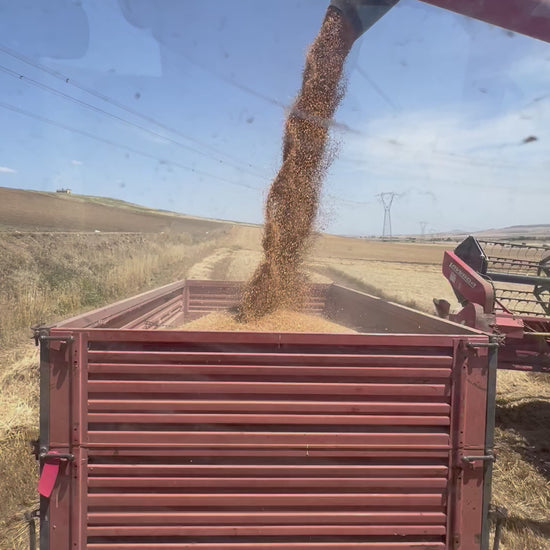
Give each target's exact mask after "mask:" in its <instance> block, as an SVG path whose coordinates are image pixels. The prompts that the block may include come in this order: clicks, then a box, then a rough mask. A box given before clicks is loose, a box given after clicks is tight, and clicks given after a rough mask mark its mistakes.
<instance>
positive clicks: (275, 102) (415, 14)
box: [0, 0, 550, 235]
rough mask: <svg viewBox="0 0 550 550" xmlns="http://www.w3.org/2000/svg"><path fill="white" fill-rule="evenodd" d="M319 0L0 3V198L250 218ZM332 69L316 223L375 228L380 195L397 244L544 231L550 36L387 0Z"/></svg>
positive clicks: (262, 191)
mask: <svg viewBox="0 0 550 550" xmlns="http://www.w3.org/2000/svg"><path fill="white" fill-rule="evenodd" d="M326 5H327V3H326V2H324V1H320V0H278V1H277V2H266V1H262V2H260V1H258V0H246V1H245V0H234V1H233V2H227V1H224V0H207V1H204V0H203V1H201V2H196V1H193V2H192V1H188V0H83V1H82V2H80V1H69V0H48V1H46V0H43V1H38V0H21V1H19V2H12V1H11V0H0V10H1V11H0V14H1V16H0V48H1V50H0V86H1V87H0V90H1V91H0V125H1V128H2V136H3V139H2V141H1V142H0V186H7V187H17V188H24V189H37V190H45V191H53V190H55V189H56V188H59V187H70V188H71V189H73V191H74V192H76V193H84V194H93V195H102V196H110V197H115V198H120V199H124V200H127V201H131V202H136V203H140V204H144V205H148V206H152V207H156V208H164V209H169V210H175V211H178V212H182V213H187V214H192V215H197V216H206V217H215V218H224V219H233V220H238V221H246V222H255V223H258V222H261V221H262V217H263V201H264V199H265V196H266V193H267V189H268V187H269V184H270V182H271V180H272V178H273V176H274V175H275V173H276V171H277V168H278V166H279V163H280V151H281V138H282V129H283V123H284V118H285V114H286V109H287V108H288V106H289V105H291V103H292V100H293V98H294V96H295V94H296V92H297V90H298V88H299V85H300V78H301V70H302V67H303V63H304V54H305V51H306V49H307V46H308V44H309V43H311V41H312V40H313V38H314V36H315V34H316V32H317V30H318V29H319V26H320V23H321V21H322V18H323V15H324V12H325V9H326ZM10 54H11V55H10ZM25 60H26V61H29V62H30V64H29V63H27V62H25ZM37 64H38V66H39V67H40V66H41V67H46V68H48V70H49V71H50V72H45V71H43V70H40V68H39V67H37V66H36V65H37ZM52 71H56V72H55V73H54V74H55V75H57V77H56V76H54V74H52ZM346 75H347V93H346V95H345V97H344V99H343V101H342V104H341V106H340V109H339V110H338V112H337V115H336V120H337V122H338V124H336V125H335V128H334V132H333V141H334V146H335V147H336V148H337V152H338V153H337V156H336V159H335V161H334V163H333V165H332V167H331V168H330V170H329V172H328V174H327V177H326V180H325V182H324V192H323V201H322V205H321V211H320V215H319V226H320V228H322V229H324V230H326V231H330V232H333V233H340V234H353V235H369V234H380V232H381V229H382V217H383V211H382V207H381V205H380V204H379V203H378V201H377V199H376V195H377V194H379V193H381V192H388V191H394V192H396V193H399V194H400V196H399V197H398V199H397V200H396V201H395V203H394V207H393V210H392V218H393V230H394V233H417V232H419V231H420V225H419V222H420V221H425V222H427V224H428V225H427V228H428V231H432V232H433V231H450V230H454V229H460V230H476V229H484V228H489V227H502V226H506V225H514V224H526V223H550V216H549V215H548V212H549V210H550V208H549V207H550V191H549V190H548V189H549V186H548V183H549V182H548V174H549V173H550V156H549V154H548V153H549V143H550V45H549V44H547V43H544V42H540V41H537V40H534V39H531V38H528V37H524V36H521V35H518V34H512V33H509V32H506V31H504V30H502V29H499V28H496V27H492V26H489V25H487V24H485V23H482V22H479V21H474V20H471V19H467V18H465V17H462V16H459V15H456V14H454V13H450V12H446V11H444V10H440V9H438V8H434V7H432V6H429V5H426V4H423V3H421V2H418V1H417V0H402V1H401V2H400V4H398V5H397V7H395V8H394V9H393V10H392V11H390V12H389V13H388V15H386V16H385V17H384V18H383V19H382V20H381V21H380V22H378V23H377V24H376V25H375V27H373V28H372V29H371V30H370V31H369V32H368V33H366V34H365V35H364V36H362V37H361V38H360V39H359V40H358V42H357V43H356V45H355V47H354V49H353V51H352V52H351V54H350V56H349V59H348V63H347V68H346ZM65 77H66V78H68V79H69V82H66V81H65V80H64V78H65ZM74 84H76V86H75V85H74ZM82 88H85V89H91V90H93V91H95V92H96V95H90V94H89V93H87V92H85V91H84V90H83V89H82ZM52 89H54V90H57V91H58V92H61V93H62V94H65V96H60V95H56V94H55V93H53V92H52ZM98 95H99V96H102V97H106V98H108V99H109V100H110V101H109V102H106V101H104V100H102V99H100V97H98ZM67 96H69V97H67ZM79 102H81V103H79ZM82 102H85V103H87V104H88V105H87V106H86V105H83V103H82ZM121 106H122V107H125V109H124V108H121ZM14 108H15V110H16V111H17V110H19V111H23V112H24V113H22V112H14ZM100 110H102V111H104V112H101V111H100ZM25 113H27V114H25ZM106 113H109V114H106ZM29 114H31V115H33V117H34V118H33V117H31V116H29ZM138 114H141V115H143V116H142V117H139V116H137V115H138ZM36 117H41V119H40V120H38V119H37V118H36ZM143 117H145V118H143ZM45 119H47V120H50V121H53V122H54V123H56V124H61V125H64V126H65V127H70V128H71V129H72V130H77V131H78V132H85V133H87V134H90V135H93V136H96V137H98V138H99V140H97V139H92V138H90V137H89V136H85V135H82V134H81V133H77V132H75V131H69V130H67V129H66V128H65V129H62V128H59V127H58V126H53V125H51V124H50V123H48V122H46V120H45ZM155 122H158V123H160V124H158V125H157V124H155ZM530 136H535V137H536V138H537V140H531V141H530V142H529V143H524V140H525V138H528V137H530Z"/></svg>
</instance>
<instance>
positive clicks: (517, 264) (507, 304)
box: [434, 237, 550, 372]
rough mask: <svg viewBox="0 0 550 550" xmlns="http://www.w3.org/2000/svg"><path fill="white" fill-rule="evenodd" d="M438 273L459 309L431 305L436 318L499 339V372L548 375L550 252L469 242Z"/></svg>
mask: <svg viewBox="0 0 550 550" xmlns="http://www.w3.org/2000/svg"><path fill="white" fill-rule="evenodd" d="M443 274H444V275H445V277H447V279H449V281H450V283H451V285H452V287H453V290H454V292H455V294H456V296H457V298H458V300H459V302H460V304H461V305H462V309H461V310H460V311H459V312H458V313H456V314H450V313H449V310H450V304H449V303H448V302H446V301H445V300H434V303H435V305H436V309H437V311H438V314H439V315H440V316H441V317H445V318H448V319H449V320H451V321H454V322H457V323H461V324H464V325H467V326H469V327H472V328H477V329H479V330H483V331H485V332H492V333H493V334H495V335H497V336H499V337H500V349H499V364H498V366H499V368H501V369H520V370H535V371H546V372H550V248H548V247H544V246H532V245H526V244H514V243H509V242H496V241H481V240H477V239H475V238H474V237H468V238H467V239H465V240H464V241H463V242H462V243H460V244H459V245H458V246H457V247H456V248H455V250H454V251H453V252H450V251H447V252H445V256H444V259H443Z"/></svg>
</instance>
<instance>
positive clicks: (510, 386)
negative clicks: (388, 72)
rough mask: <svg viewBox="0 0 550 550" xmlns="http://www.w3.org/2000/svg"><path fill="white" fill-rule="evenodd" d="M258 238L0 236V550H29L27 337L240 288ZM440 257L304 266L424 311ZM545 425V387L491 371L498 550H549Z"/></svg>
mask: <svg viewBox="0 0 550 550" xmlns="http://www.w3.org/2000/svg"><path fill="white" fill-rule="evenodd" d="M62 229H63V230H64V231H70V230H71V227H68V226H64V227H62ZM73 229H74V228H73ZM260 237H261V234H260V230H259V228H254V227H245V226H237V225H235V226H233V227H231V228H227V227H224V228H223V229H220V231H218V232H215V233H212V231H211V230H209V233H208V234H206V233H205V232H203V233H202V236H201V237H199V236H198V233H195V234H194V236H192V235H190V234H186V233H177V234H164V235H162V234H158V233H157V234H155V233H151V234H123V233H119V234H115V233H112V234H95V233H80V234H77V233H34V234H30V233H13V232H12V233H10V232H4V233H0V281H1V283H0V284H1V285H2V286H1V288H0V321H1V323H2V325H1V326H2V329H1V335H0V338H1V341H0V349H1V350H2V352H1V353H0V388H1V396H0V418H1V421H0V479H2V483H1V486H0V548H2V549H6V550H11V549H14V550H22V549H26V548H28V540H27V533H26V525H25V523H24V522H23V521H22V520H21V517H22V512H24V511H25V510H28V509H32V507H33V506H34V505H35V483H36V464H35V461H34V457H32V456H31V455H30V452H29V451H30V449H29V447H28V444H27V441H28V440H29V439H32V438H34V437H36V434H37V424H38V372H37V363H38V354H37V350H36V348H34V346H33V345H32V344H31V343H30V342H29V340H28V337H29V336H30V332H29V330H28V327H29V326H30V325H31V324H33V323H35V322H51V321H54V320H56V319H60V318H63V317H66V316H69V315H72V314H74V313H77V312H79V311H83V310H86V309H91V308H94V307H98V306H100V305H102V304H106V303H109V302H112V301H114V300H116V299H119V298H123V297H125V296H129V295H132V294H135V293H137V292H139V291H142V290H145V289H147V288H153V287H155V286H159V285H161V284H163V283H165V282H169V281H172V280H176V279H178V278H184V277H191V278H197V279H198V278H201V279H202V278H206V279H208V278H209V279H229V280H244V279H246V278H247V277H249V276H250V275H251V273H252V271H253V270H254V269H255V267H256V266H257V263H258V260H259V259H260V257H261V248H260ZM445 248H446V247H445V246H444V245H440V244H405V243H384V242H377V241H367V240H363V239H348V238H343V237H334V236H321V237H318V239H317V241H316V242H315V243H314V245H313V246H312V248H311V250H310V253H309V256H308V266H307V267H308V272H309V274H310V278H311V280H312V281H315V282H326V281H328V280H337V281H338V282H341V283H344V284H347V285H348V286H351V287H356V288H357V289H359V290H363V291H367V292H370V293H372V294H377V295H382V296H384V297H386V298H388V299H390V300H394V301H398V302H405V303H406V304H407V305H413V306H416V307H417V308H419V309H423V310H426V311H429V312H432V311H433V309H432V305H431V300H432V298H433V297H434V296H436V297H439V298H446V299H448V300H449V301H450V302H451V303H454V302H455V300H454V296H453V294H452V292H451V290H450V287H449V285H448V284H447V282H446V281H445V279H444V278H443V276H442V275H440V274H439V269H440V267H439V266H440V262H441V257H442V253H443V250H444V249H445ZM549 420H550V377H548V376H547V375H534V374H527V373H514V372H504V371H503V372H499V376H498V403H497V442H496V447H497V453H498V462H497V463H496V466H495V479H494V499H493V500H494V502H495V503H496V504H500V505H504V506H506V507H507V508H508V511H509V517H508V519H507V520H506V525H505V529H504V533H503V538H502V543H501V548H502V549H504V550H546V549H550V512H549V510H550V482H549V480H550V448H549V446H548V442H549V441H550V421H549Z"/></svg>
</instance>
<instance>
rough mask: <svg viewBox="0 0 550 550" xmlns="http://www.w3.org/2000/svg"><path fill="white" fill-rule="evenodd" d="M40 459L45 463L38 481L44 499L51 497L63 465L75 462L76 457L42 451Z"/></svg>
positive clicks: (39, 490) (68, 454)
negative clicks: (63, 463)
mask: <svg viewBox="0 0 550 550" xmlns="http://www.w3.org/2000/svg"><path fill="white" fill-rule="evenodd" d="M40 458H41V459H42V461H43V466H42V473H41V474H40V479H39V480H38V492H39V493H40V494H41V495H42V496H43V497H49V496H50V495H51V494H52V491H53V488H54V486H55V482H56V480H57V476H58V474H59V467H60V465H61V463H62V462H71V461H73V460H74V455H72V454H70V453H58V452H57V451H47V450H46V449H42V450H41V451H40Z"/></svg>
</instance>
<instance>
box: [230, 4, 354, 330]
mask: <svg viewBox="0 0 550 550" xmlns="http://www.w3.org/2000/svg"><path fill="white" fill-rule="evenodd" d="M355 37H356V35H355V32H354V31H353V29H352V27H351V26H350V24H349V23H348V22H347V21H346V20H345V18H344V17H343V16H342V15H341V14H340V12H339V11H337V10H334V9H332V8H329V10H328V11H327V14H326V16H325V19H324V21H323V24H322V26H321V30H320V31H319V34H318V35H317V37H316V38H315V40H314V42H313V44H312V45H311V47H310V49H309V52H308V54H307V56H306V64H305V68H304V72H303V76H302V88H301V90H300V92H299V93H298V96H297V98H296V100H295V102H294V105H293V106H292V109H291V111H290V113H289V115H288V118H287V120H286V124H285V133H284V138H283V162H282V165H281V168H280V170H279V172H278V174H277V176H276V177H275V180H274V181H273V183H272V184H271V188H270V190H269V194H268V197H267V201H266V205H265V225H264V234H263V240H262V245H263V250H264V258H263V260H262V262H261V263H260V265H259V266H258V268H257V269H256V271H255V273H254V275H253V276H252V278H251V279H250V281H248V283H247V285H246V286H245V289H244V292H243V296H242V300H241V302H240V304H239V308H238V315H237V318H238V319H239V320H240V321H243V322H246V321H250V320H252V319H258V318H261V317H262V316H264V315H266V314H268V313H270V312H273V311H275V310H277V309H279V308H287V309H294V310H298V309H300V308H301V307H302V305H303V303H304V300H305V298H306V295H307V294H306V293H307V277H306V275H305V274H304V273H303V272H302V270H301V267H302V262H303V257H304V253H305V252H306V248H307V245H308V242H309V240H310V237H311V235H312V232H313V228H314V222H315V218H316V215H317V209H318V204H319V194H320V190H321V183H322V180H323V176H324V172H325V170H326V168H327V166H328V163H329V160H330V159H329V158H327V144H328V134H329V126H330V122H331V119H332V117H333V115H334V112H335V111H336V108H337V107H338V104H339V102H340V99H341V98H342V95H343V87H342V86H341V83H340V81H341V76H342V71H343V67H344V62H345V59H346V56H347V54H348V52H349V50H350V49H351V46H352V44H353V41H354V39H355Z"/></svg>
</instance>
